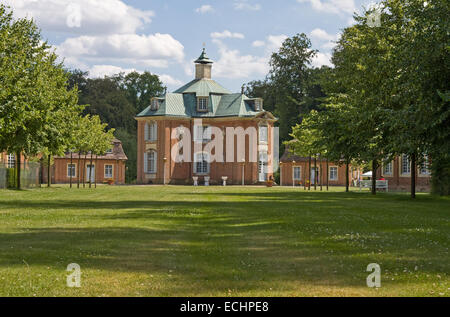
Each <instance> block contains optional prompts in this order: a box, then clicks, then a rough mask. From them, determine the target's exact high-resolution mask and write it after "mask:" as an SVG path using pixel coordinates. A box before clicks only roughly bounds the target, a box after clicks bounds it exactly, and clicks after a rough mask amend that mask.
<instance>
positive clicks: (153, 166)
mask: <svg viewBox="0 0 450 317" xmlns="http://www.w3.org/2000/svg"><path fill="white" fill-rule="evenodd" d="M151 155H153V160H151ZM157 170H158V152H156V151H155V150H150V151H147V152H145V153H144V172H145V174H156V172H157Z"/></svg>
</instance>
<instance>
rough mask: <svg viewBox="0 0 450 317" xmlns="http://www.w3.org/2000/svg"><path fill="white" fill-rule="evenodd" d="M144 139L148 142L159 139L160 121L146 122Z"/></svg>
mask: <svg viewBox="0 0 450 317" xmlns="http://www.w3.org/2000/svg"><path fill="white" fill-rule="evenodd" d="M144 139H145V141H147V142H156V141H157V140H158V122H156V121H151V122H146V123H145V128H144Z"/></svg>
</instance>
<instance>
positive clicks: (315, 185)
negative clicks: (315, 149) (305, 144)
mask: <svg viewBox="0 0 450 317" xmlns="http://www.w3.org/2000/svg"><path fill="white" fill-rule="evenodd" d="M314 190H317V156H314Z"/></svg>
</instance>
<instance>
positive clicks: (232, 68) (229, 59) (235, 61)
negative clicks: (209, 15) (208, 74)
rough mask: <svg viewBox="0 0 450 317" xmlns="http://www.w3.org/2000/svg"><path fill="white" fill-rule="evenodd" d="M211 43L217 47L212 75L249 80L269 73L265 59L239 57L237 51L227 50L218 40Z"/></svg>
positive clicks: (251, 56) (248, 56)
mask: <svg viewBox="0 0 450 317" xmlns="http://www.w3.org/2000/svg"><path fill="white" fill-rule="evenodd" d="M213 42H214V43H215V44H217V45H218V46H219V55H220V58H219V60H218V61H217V62H216V63H215V64H214V74H215V76H216V77H221V78H249V77H254V76H264V75H266V74H267V73H268V71H269V63H268V59H267V57H258V56H253V55H241V53H240V52H239V51H238V50H232V49H229V48H228V47H227V46H226V45H225V44H224V43H222V42H221V41H220V40H218V39H214V40H213Z"/></svg>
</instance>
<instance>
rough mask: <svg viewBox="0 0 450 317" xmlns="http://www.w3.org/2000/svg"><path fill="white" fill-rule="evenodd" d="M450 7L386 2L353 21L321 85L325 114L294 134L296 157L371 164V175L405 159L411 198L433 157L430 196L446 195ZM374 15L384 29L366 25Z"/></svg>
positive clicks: (434, 0)
mask: <svg viewBox="0 0 450 317" xmlns="http://www.w3.org/2000/svg"><path fill="white" fill-rule="evenodd" d="M449 6H450V5H449V2H448V1H443V0H430V1H427V2H424V1H422V0H401V1H400V0H383V1H381V4H380V6H379V7H378V8H375V7H374V8H371V9H369V10H367V11H366V12H364V13H363V14H362V15H356V16H355V24H354V25H353V26H351V27H347V28H346V29H344V30H343V33H342V36H341V38H340V39H339V40H338V43H337V46H336V48H335V49H334V52H333V58H332V61H333V64H334V65H335V67H334V68H333V69H329V70H327V73H328V74H327V76H326V77H324V79H323V80H322V81H321V84H322V88H323V89H324V91H325V93H326V94H327V99H326V103H324V104H323V106H324V107H325V109H324V111H320V112H311V113H310V114H308V115H307V116H306V117H305V119H304V120H303V121H302V122H301V123H300V124H297V125H296V126H295V127H294V128H293V131H292V134H291V136H292V137H293V138H294V139H295V140H296V142H294V143H296V144H294V145H293V146H292V147H293V148H294V151H296V152H297V153H302V154H305V155H308V156H309V155H315V154H316V153H325V156H326V158H327V159H330V160H337V161H341V162H345V163H346V164H348V163H349V162H352V161H355V162H360V163H367V162H371V165H372V172H373V174H374V175H376V171H377V169H379V168H380V167H381V166H382V164H383V163H384V162H389V161H391V160H392V159H393V157H395V156H399V155H402V154H404V155H407V156H408V157H409V159H410V161H411V196H412V197H413V198H414V197H415V179H416V175H415V173H416V166H420V165H421V164H423V163H424V161H425V160H426V159H427V158H428V159H429V160H431V170H432V183H433V191H434V192H435V193H437V194H441V195H449V194H450V107H449V98H448V97H449V86H448V80H449V78H450V74H449V69H450V65H449V63H450V58H449V50H450V46H449V32H448V30H449V29H450V25H449V19H448V16H449V15H450V10H449ZM377 14H378V15H379V17H380V23H379V24H378V25H373V24H371V23H370V20H369V19H370V17H373V16H376V15H377ZM309 136H312V137H309ZM375 179H376V177H373V185H372V186H373V188H372V191H373V193H374V194H375V193H376V190H375Z"/></svg>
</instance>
